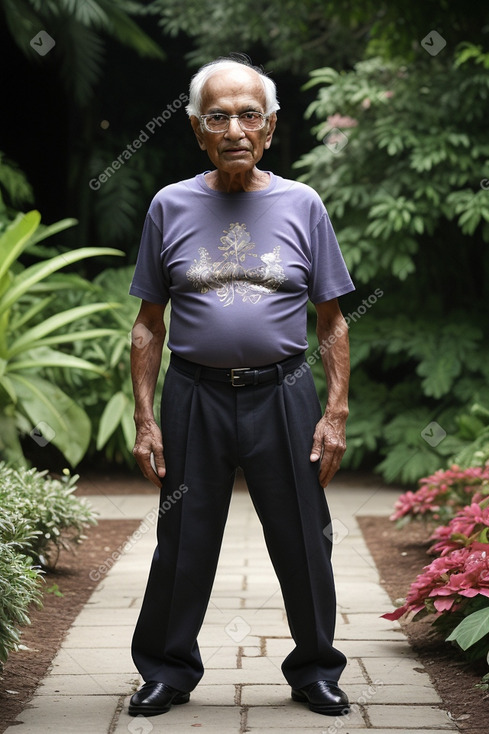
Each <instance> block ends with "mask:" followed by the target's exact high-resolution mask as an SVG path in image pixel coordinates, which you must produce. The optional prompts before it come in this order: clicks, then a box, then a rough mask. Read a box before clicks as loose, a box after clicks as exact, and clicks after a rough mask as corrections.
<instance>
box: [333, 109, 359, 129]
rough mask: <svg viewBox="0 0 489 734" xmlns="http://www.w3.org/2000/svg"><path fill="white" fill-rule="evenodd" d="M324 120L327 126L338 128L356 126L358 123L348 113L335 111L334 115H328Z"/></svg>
mask: <svg viewBox="0 0 489 734" xmlns="http://www.w3.org/2000/svg"><path fill="white" fill-rule="evenodd" d="M326 122H327V123H328V127H330V128H333V127H339V128H342V127H343V128H346V127H356V126H357V125H358V120H355V119H354V118H353V117H349V116H348V115H340V114H338V113H336V114H335V115H330V116H329V117H328V118H327V120H326Z"/></svg>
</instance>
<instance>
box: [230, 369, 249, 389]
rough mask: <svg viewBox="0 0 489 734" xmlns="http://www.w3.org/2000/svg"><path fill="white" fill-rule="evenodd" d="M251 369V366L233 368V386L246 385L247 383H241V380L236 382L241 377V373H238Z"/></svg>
mask: <svg viewBox="0 0 489 734" xmlns="http://www.w3.org/2000/svg"><path fill="white" fill-rule="evenodd" d="M249 370H250V368H249V367H235V368H234V369H232V370H231V385H232V386H233V387H246V383H244V382H243V383H241V384H239V382H236V380H239V379H240V378H241V375H240V374H237V373H239V372H249Z"/></svg>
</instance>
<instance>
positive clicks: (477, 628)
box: [447, 600, 489, 650]
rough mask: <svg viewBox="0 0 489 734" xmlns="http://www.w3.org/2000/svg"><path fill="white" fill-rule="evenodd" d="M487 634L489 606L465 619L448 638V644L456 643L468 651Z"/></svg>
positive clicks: (488, 632) (488, 628)
mask: <svg viewBox="0 0 489 734" xmlns="http://www.w3.org/2000/svg"><path fill="white" fill-rule="evenodd" d="M488 601H489V600H488ZM487 634H489V606H487V607H486V608H485V609H479V611H477V612H472V614H469V615H468V617H465V619H463V620H462V621H461V622H460V624H458V625H457V626H456V627H455V629H454V630H453V631H452V632H451V634H450V635H449V636H448V637H447V642H453V641H455V642H457V643H458V644H459V645H460V647H461V648H462V650H467V649H468V648H469V647H471V646H472V645H473V644H474V643H475V642H477V641H478V640H480V639H482V638H483V637H484V636H485V635H487Z"/></svg>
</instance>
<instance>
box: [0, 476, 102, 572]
mask: <svg viewBox="0 0 489 734" xmlns="http://www.w3.org/2000/svg"><path fill="white" fill-rule="evenodd" d="M78 478H79V477H78V475H74V476H69V474H65V475H64V476H63V477H62V478H61V479H55V478H51V477H48V476H47V472H46V471H42V472H40V471H37V469H25V468H19V469H12V468H10V467H8V466H7V465H6V464H5V462H1V463H0V507H1V508H2V510H1V512H2V515H1V516H0V517H3V523H4V525H5V528H6V530H4V533H3V535H4V538H7V540H6V541H5V542H9V543H15V547H16V548H17V550H18V551H19V552H20V553H23V554H26V555H29V556H31V557H32V559H33V560H34V561H35V562H36V563H40V564H41V565H42V566H44V567H51V568H52V567H53V566H54V565H55V563H56V560H57V557H58V554H59V551H60V550H61V549H62V548H64V549H65V550H72V549H73V546H74V545H75V544H77V543H79V542H80V541H81V540H82V538H83V531H84V529H85V528H86V527H88V526H89V525H94V524H96V520H95V517H94V514H93V511H92V510H91V509H90V507H89V505H87V504H86V502H85V501H84V500H83V499H81V498H79V497H75V496H74V495H73V492H74V491H75V489H76V482H77V480H78ZM9 528H15V530H9Z"/></svg>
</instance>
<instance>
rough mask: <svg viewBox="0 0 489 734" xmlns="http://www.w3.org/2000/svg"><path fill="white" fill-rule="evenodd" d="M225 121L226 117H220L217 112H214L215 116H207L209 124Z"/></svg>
mask: <svg viewBox="0 0 489 734" xmlns="http://www.w3.org/2000/svg"><path fill="white" fill-rule="evenodd" d="M226 119H227V115H220V114H219V113H218V112H216V114H215V115H210V116H209V120H211V122H224V120H226Z"/></svg>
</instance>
